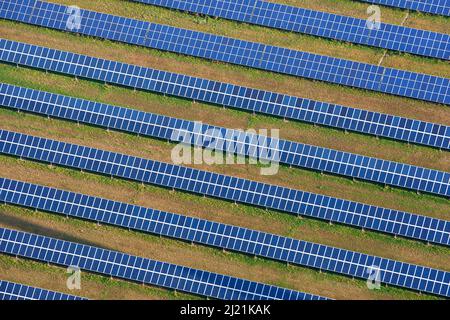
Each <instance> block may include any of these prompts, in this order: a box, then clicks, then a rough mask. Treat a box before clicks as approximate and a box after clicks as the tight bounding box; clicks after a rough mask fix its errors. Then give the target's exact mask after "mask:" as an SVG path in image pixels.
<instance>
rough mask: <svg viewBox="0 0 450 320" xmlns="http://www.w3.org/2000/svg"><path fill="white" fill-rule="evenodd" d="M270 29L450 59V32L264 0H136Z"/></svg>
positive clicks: (136, 0)
mask: <svg viewBox="0 0 450 320" xmlns="http://www.w3.org/2000/svg"><path fill="white" fill-rule="evenodd" d="M134 1H135V2H141V3H146V4H152V5H157V6H162V7H166V8H171V9H177V10H183V11H189V12H193V13H199V14H205V15H209V16H214V17H220V18H225V19H230V20H236V21H241V22H247V23H251V24H257V25H262V26H266V27H271V28H277V29H282V30H287V31H294V32H300V33H305V34H310V35H314V36H319V37H325V38H331V39H335V40H341V41H347V42H353V43H357V44H364V45H369V46H374V47H379V48H383V49H389V50H395V51H401V52H407V53H412V54H417V55H422V56H427V57H433V58H440V59H447V60H448V59H450V47H449V46H450V35H448V34H442V33H437V32H432V31H426V30H419V29H413V28H408V27H404V26H398V25H393V24H386V23H381V22H380V24H379V25H377V26H371V25H368V23H367V20H364V19H357V18H353V17H349V16H341V15H336V14H332V13H327V12H321V11H315V10H310V9H305V8H299V7H293V6H288V5H284V4H280V3H273V2H267V1H262V0H245V1H233V0H212V1H211V0H134Z"/></svg>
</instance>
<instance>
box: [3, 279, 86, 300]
mask: <svg viewBox="0 0 450 320" xmlns="http://www.w3.org/2000/svg"><path fill="white" fill-rule="evenodd" d="M0 300H84V298H81V297H77V296H73V295H69V294H65V293H60V292H55V291H50V290H45V289H41V288H36V287H31V286H27V285H24V284H20V283H15V282H10V281H5V280H0Z"/></svg>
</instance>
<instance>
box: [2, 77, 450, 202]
mask: <svg viewBox="0 0 450 320" xmlns="http://www.w3.org/2000/svg"><path fill="white" fill-rule="evenodd" d="M0 106H4V107H8V108H14V109H17V110H23V111H30V112H34V113H38V114H43V115H47V116H54V117H59V118H63V119H68V120H73V121H77V122H84V123H89V124H94V125H97V126H102V127H106V128H114V129H118V130H122V131H127V132H131V133H137V134H141V135H146V136H151V137H156V138H159V139H165V140H172V141H181V142H183V143H185V144H188V145H192V146H194V145H195V146H201V147H205V148H209V149H213V150H216V151H223V152H228V153H230V154H233V155H234V154H237V155H241V156H248V157H252V158H258V157H259V158H260V159H263V160H269V161H274V162H277V163H278V162H280V163H284V164H287V165H293V166H298V167H304V168H307V169H313V170H319V171H325V172H330V173H333V174H339V175H345V176H349V177H353V178H358V179H364V180H368V181H373V182H378V183H383V184H389V185H394V186H399V187H403V188H409V189H413V190H417V191H425V192H430V193H434V194H438V195H443V196H450V173H447V172H442V171H437V170H432V169H426V168H421V167H417V166H412V165H407V164H403V163H398V162H393V161H387V160H382V159H377V158H371V157H366V156H362V155H357V154H352V153H348V152H342V151H337V150H332V149H327V148H322V147H317V146H311V145H305V144H301V143H297V142H293V141H288V140H282V139H275V138H271V137H266V136H261V135H257V134H253V133H248V132H245V131H240V130H233V129H227V128H222V127H216V126H211V125H208V124H201V123H196V122H193V121H187V120H182V119H177V118H171V117H167V116H162V115H156V114H152V113H146V112H143V111H138V110H132V109H127V108H122V107H116V106H111V105H106V104H101V103H96V102H93V101H88V100H82V99H77V98H72V97H68V96H63V95H57V94H52V93H49V92H43V91H38V90H33V89H27V88H23V87H17V86H12V85H8V84H4V83H0Z"/></svg>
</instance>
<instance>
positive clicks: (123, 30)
mask: <svg viewBox="0 0 450 320" xmlns="http://www.w3.org/2000/svg"><path fill="white" fill-rule="evenodd" d="M27 3H28V5H29V6H30V7H33V9H32V11H31V12H32V13H31V15H29V16H27V17H25V19H23V20H17V19H16V21H21V22H25V23H31V24H35V25H39V26H44V27H49V28H54V29H59V30H65V31H71V32H77V33H80V34H85V35H89V36H96V37H100V38H104V39H109V40H114V41H121V42H125V43H129V44H136V45H141V46H146V47H149V48H154V49H159V50H165V51H171V52H176V53H180V54H186V55H191V56H195V57H201V58H205V59H211V60H216V61H223V62H227V63H232V64H238V65H243V66H247V67H252V68H258V69H263V70H266V71H273V72H278V73H284V74H289V75H293V76H298V77H305V78H309V79H314V80H320V81H325V82H330V83H335V84H340V85H345V86H351V87H356V88H361V89H367V90H373V91H379V92H383V93H389V94H394V95H399V96H404V97H409V98H415V99H420V100H425V101H431V102H436V103H442V104H450V94H449V93H448V88H449V87H450V79H447V78H441V77H436V76H432V75H426V74H419V73H414V72H410V71H405V70H398V69H392V68H385V67H381V66H376V65H370V64H366V63H360V62H356V61H351V60H344V59H338V58H333V57H328V56H322V55H317V54H313V53H309V52H302V51H296V50H291V49H287V48H281V47H275V46H270V45H265V44H261V43H256V42H249V41H243V40H239V39H233V38H227V37H222V36H217V35H213V34H206V33H201V32H197V31H192V30H186V29H180V28H175V27H171V26H166V25H159V24H155V23H148V22H145V21H139V20H133V19H128V18H123V17H117V16H112V15H108V14H103V13H98V12H95V11H89V10H81V12H80V14H81V19H82V22H81V23H80V26H79V28H77V29H76V30H74V29H73V27H72V26H71V27H70V29H68V27H67V21H70V14H71V13H70V12H71V10H68V7H66V6H62V5H59V4H53V3H47V2H42V1H31V0H30V1H29V2H27ZM16 4H17V0H5V1H3V2H2V3H0V18H5V19H12V17H14V16H16V15H15V14H14V13H15V11H17V10H19V8H20V10H22V9H23V6H24V4H23V3H22V2H21V3H20V6H19V7H18V6H16ZM30 10H31V9H30ZM11 11H12V13H11ZM17 16H18V17H21V16H22V13H21V14H20V15H17Z"/></svg>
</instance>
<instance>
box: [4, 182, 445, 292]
mask: <svg viewBox="0 0 450 320" xmlns="http://www.w3.org/2000/svg"><path fill="white" fill-rule="evenodd" d="M0 201H1V202H5V203H8V204H13V205H20V206H24V207H27V208H32V209H38V210H44V211H47V212H52V213H58V214H61V215H66V216H71V217H77V218H81V219H87V220H92V221H96V222H101V223H107V224H111V225H115V226H119V227H123V228H127V229H133V230H138V231H143V232H146V233H152V234H157V235H162V236H167V237H171V238H176V239H180V240H184V241H188V242H195V243H200V244H203V245H208V246H212V247H219V248H222V249H227V250H233V251H237V252H240V253H244V254H250V255H254V256H261V257H264V258H269V259H273V260H278V261H282V262H288V263H292V264H296V265H301V266H306V267H310V268H315V269H319V270H323V271H329V272H334V273H339V274H343V275H346V276H352V277H357V278H362V279H366V278H367V275H368V274H369V273H370V272H371V271H376V272H378V273H379V280H380V281H381V282H382V283H386V284H389V285H395V286H399V287H404V288H408V289H412V290H417V291H420V292H429V293H433V294H437V295H443V296H449V295H450V291H449V286H450V283H449V281H450V273H449V272H445V271H440V270H436V269H432V268H428V267H422V266H417V265H412V264H408V263H403V262H399V261H395V260H391V259H385V258H380V257H375V256H370V255H366V254H362V253H359V252H353V251H349V250H345V249H339V248H334V247H330V246H325V245H320V244H316V243H311V242H305V241H301V240H297V239H293V238H287V237H282V236H278V235H275V234H269V233H265V232H260V231H257V230H251V229H247V228H241V227H237V226H232V225H226V224H222V223H217V222H213V221H208V220H204V219H199V218H193V217H188V216H183V215H180V214H174V213H169V212H163V211H159V210H154V209H150V208H145V207H140V206H136V205H132V204H127V203H122V202H116V201H112V200H108V199H103V198H97V197H92V196H88V195H84V194H79V193H74V192H69V191H65V190H60V189H54V188H48V187H45V186H41V185H35V184H30V183H25V182H22V181H16V180H10V179H4V178H0ZM375 266H376V267H375ZM375 268H376V270H375ZM372 269H374V270H372Z"/></svg>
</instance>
